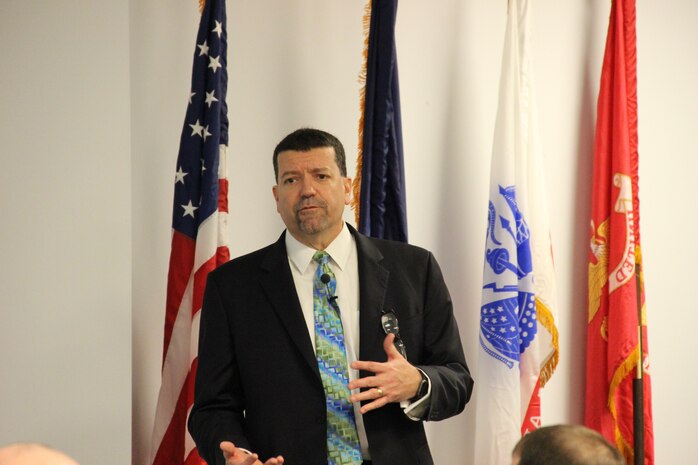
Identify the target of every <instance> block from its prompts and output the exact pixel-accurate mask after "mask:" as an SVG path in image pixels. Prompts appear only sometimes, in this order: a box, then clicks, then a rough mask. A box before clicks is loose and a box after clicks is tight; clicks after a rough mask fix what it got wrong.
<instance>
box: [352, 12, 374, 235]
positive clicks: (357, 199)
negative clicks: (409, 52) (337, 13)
mask: <svg viewBox="0 0 698 465" xmlns="http://www.w3.org/2000/svg"><path fill="white" fill-rule="evenodd" d="M363 26H364V50H363V63H362V65H361V71H359V80H358V81H359V85H360V86H361V88H360V89H359V102H360V103H359V105H360V114H359V144H358V150H357V156H356V176H354V182H353V183H352V187H351V188H352V192H353V198H352V201H351V208H352V210H354V219H355V221H356V227H357V229H358V227H359V214H360V210H361V208H360V207H361V171H362V167H363V154H364V114H365V111H366V73H367V72H368V35H369V32H370V31H371V0H367V1H366V6H365V7H364V18H363Z"/></svg>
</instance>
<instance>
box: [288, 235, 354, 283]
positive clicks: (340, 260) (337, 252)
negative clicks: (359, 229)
mask: <svg viewBox="0 0 698 465" xmlns="http://www.w3.org/2000/svg"><path fill="white" fill-rule="evenodd" d="M351 246H352V236H351V232H350V231H349V228H347V224H346V223H343V224H342V229H341V231H340V232H339V234H338V235H337V237H335V238H334V240H333V241H332V242H331V243H330V245H328V246H327V248H326V249H325V252H327V253H328V254H329V256H330V258H331V259H332V261H333V262H334V263H335V264H336V265H337V266H338V267H339V269H340V270H343V269H344V268H345V267H346V265H347V260H349V253H350V252H351ZM315 252H317V251H316V250H315V249H313V248H311V247H308V246H307V245H305V244H302V243H301V242H299V241H298V240H297V239H296V238H295V237H293V235H292V234H290V233H289V232H288V231H286V253H287V254H288V258H289V260H291V263H293V266H295V267H296V269H297V270H298V271H299V272H300V273H301V274H305V272H306V271H307V269H308V266H310V264H311V263H312V262H313V255H315Z"/></svg>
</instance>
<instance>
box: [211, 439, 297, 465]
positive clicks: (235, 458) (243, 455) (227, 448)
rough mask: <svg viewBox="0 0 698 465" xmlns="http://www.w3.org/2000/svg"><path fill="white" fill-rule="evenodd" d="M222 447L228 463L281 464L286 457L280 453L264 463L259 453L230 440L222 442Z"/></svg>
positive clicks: (228, 464)
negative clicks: (251, 451) (254, 452)
mask: <svg viewBox="0 0 698 465" xmlns="http://www.w3.org/2000/svg"><path fill="white" fill-rule="evenodd" d="M220 448H221V451H223V457H225V463H226V465H281V464H283V463H284V458H283V457H282V456H280V455H279V456H278V457H272V458H270V459H269V460H267V461H266V462H264V464H262V462H261V461H260V460H259V457H258V456H257V454H250V453H248V452H246V451H244V450H243V449H240V448H239V447H235V444H233V443H232V442H228V441H223V442H221V444H220Z"/></svg>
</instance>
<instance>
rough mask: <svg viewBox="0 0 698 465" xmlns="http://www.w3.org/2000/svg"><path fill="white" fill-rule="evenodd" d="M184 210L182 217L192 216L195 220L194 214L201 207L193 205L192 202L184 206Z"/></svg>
mask: <svg viewBox="0 0 698 465" xmlns="http://www.w3.org/2000/svg"><path fill="white" fill-rule="evenodd" d="M182 208H184V214H183V215H182V216H187V215H189V216H191V217H192V218H194V212H195V211H196V210H198V209H199V207H195V206H194V205H193V204H192V203H191V200H190V201H189V203H188V204H186V205H182Z"/></svg>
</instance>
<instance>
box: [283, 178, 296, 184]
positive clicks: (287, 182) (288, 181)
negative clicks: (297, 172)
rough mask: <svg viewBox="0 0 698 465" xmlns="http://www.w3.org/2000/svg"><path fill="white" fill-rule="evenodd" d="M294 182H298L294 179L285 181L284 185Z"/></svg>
mask: <svg viewBox="0 0 698 465" xmlns="http://www.w3.org/2000/svg"><path fill="white" fill-rule="evenodd" d="M294 182H296V180H295V179H294V178H286V179H284V184H293V183H294Z"/></svg>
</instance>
